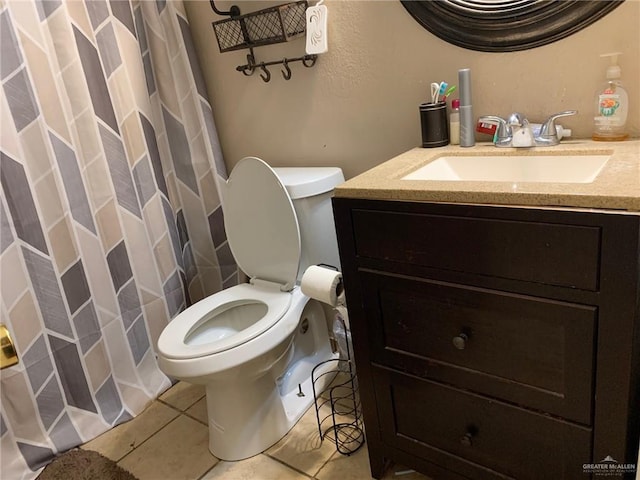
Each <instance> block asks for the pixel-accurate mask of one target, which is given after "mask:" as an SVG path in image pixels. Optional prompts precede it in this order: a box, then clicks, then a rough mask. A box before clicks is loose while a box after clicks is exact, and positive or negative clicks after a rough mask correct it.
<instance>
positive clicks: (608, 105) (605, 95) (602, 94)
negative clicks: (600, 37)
mask: <svg viewBox="0 0 640 480" xmlns="http://www.w3.org/2000/svg"><path fill="white" fill-rule="evenodd" d="M619 55H621V53H620V52H616V53H605V54H603V55H600V56H601V57H603V58H606V57H608V58H610V59H611V63H610V65H609V67H608V68H607V74H606V77H607V80H606V82H605V83H604V85H602V86H601V87H600V88H599V89H598V91H597V93H596V98H595V117H594V130H593V136H592V138H593V140H599V141H605V142H610V141H613V142H615V141H620V140H625V139H626V138H627V137H628V136H629V135H628V134H627V132H626V130H625V125H626V123H627V113H628V111H629V96H628V95H627V91H626V90H625V89H624V88H623V87H622V82H621V81H620V77H621V76H622V70H621V69H620V67H619V66H618V56H619Z"/></svg>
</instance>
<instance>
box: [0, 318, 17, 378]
mask: <svg viewBox="0 0 640 480" xmlns="http://www.w3.org/2000/svg"><path fill="white" fill-rule="evenodd" d="M16 363H18V352H16V349H15V347H14V346H13V340H11V335H10V334H9V330H8V329H7V327H5V326H4V324H1V323H0V369H2V368H7V367H11V366H12V365H15V364H16Z"/></svg>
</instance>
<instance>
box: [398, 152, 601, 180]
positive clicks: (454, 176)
mask: <svg viewBox="0 0 640 480" xmlns="http://www.w3.org/2000/svg"><path fill="white" fill-rule="evenodd" d="M609 158H610V155H482V156H443V157H440V158H437V159H436V160H434V161H433V162H431V163H428V164H427V165H425V166H424V167H421V168H419V169H417V170H415V171H413V172H411V173H410V174H409V175H406V176H404V177H402V180H444V181H464V182H542V183H591V182H593V181H594V180H595V178H596V177H597V176H598V174H599V173H600V171H601V170H602V168H603V167H604V166H605V164H606V163H607V160H609Z"/></svg>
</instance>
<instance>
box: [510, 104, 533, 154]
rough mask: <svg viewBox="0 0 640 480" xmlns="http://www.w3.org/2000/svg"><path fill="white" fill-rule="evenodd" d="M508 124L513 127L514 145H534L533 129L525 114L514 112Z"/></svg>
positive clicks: (512, 138)
mask: <svg viewBox="0 0 640 480" xmlns="http://www.w3.org/2000/svg"><path fill="white" fill-rule="evenodd" d="M507 125H509V126H510V127H511V146H512V147H533V131H532V130H531V126H530V125H529V120H527V119H526V117H525V116H524V115H522V114H521V113H517V112H516V113H512V114H511V115H509V118H508V119H507Z"/></svg>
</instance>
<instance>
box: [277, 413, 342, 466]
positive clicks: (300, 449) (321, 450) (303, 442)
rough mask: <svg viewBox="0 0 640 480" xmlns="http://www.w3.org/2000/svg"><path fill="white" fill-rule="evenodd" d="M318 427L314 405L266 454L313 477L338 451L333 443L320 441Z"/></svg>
mask: <svg viewBox="0 0 640 480" xmlns="http://www.w3.org/2000/svg"><path fill="white" fill-rule="evenodd" d="M327 411H329V410H328V409H327ZM317 425H318V423H317V420H316V410H315V407H314V406H313V405H312V406H311V408H310V409H309V410H307V412H306V413H305V414H304V415H303V416H302V418H301V419H300V421H299V422H298V423H297V424H296V425H295V426H294V427H293V428H292V429H291V431H290V432H289V433H288V434H287V435H286V436H285V437H284V438H283V439H282V440H280V441H279V442H278V443H276V444H275V445H274V446H273V447H271V448H270V449H269V450H267V451H266V452H265V453H266V454H267V455H269V456H271V457H274V458H277V459H278V460H280V461H281V462H283V463H286V464H287V465H291V466H293V467H295V468H296V469H298V470H300V471H302V472H304V473H306V474H307V475H309V476H311V477H313V476H314V475H315V474H316V473H318V471H319V470H320V468H322V466H323V465H324V464H325V463H326V461H327V460H329V458H330V457H331V455H333V454H334V453H335V451H336V450H335V445H334V444H333V443H331V442H329V441H326V440H325V441H323V442H321V441H320V435H319V433H318V426H317Z"/></svg>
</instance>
